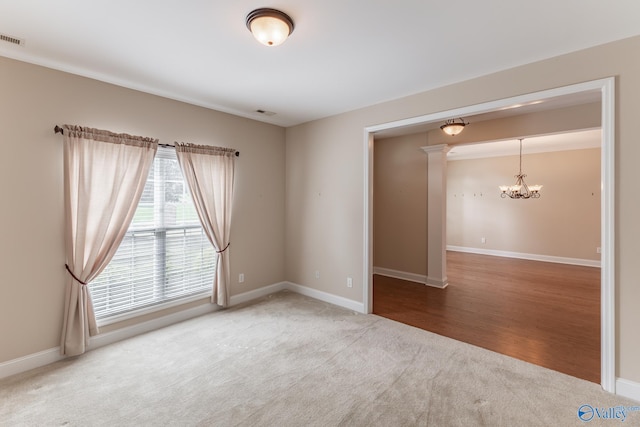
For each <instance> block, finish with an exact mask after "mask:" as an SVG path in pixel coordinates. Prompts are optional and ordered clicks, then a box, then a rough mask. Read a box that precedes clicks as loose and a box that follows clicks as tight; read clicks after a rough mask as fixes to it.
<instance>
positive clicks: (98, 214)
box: [60, 125, 158, 356]
mask: <svg viewBox="0 0 640 427" xmlns="http://www.w3.org/2000/svg"><path fill="white" fill-rule="evenodd" d="M63 128H64V201H65V208H66V212H65V221H66V224H65V226H66V230H65V233H66V236H65V237H66V262H67V264H66V268H67V271H68V273H69V274H68V275H69V278H68V281H67V287H66V295H65V307H64V323H63V325H62V338H61V343H60V351H61V353H62V354H64V355H68V356H75V355H78V354H82V353H84V352H85V350H86V347H87V345H88V341H89V336H90V335H95V334H97V333H98V328H97V325H96V319H95V315H94V313H93V305H92V303H91V296H90V294H89V290H88V289H87V286H85V285H86V284H87V283H89V282H90V281H91V280H93V279H94V278H95V277H96V276H97V275H98V274H100V272H101V271H102V270H104V268H105V267H106V266H107V264H108V263H109V261H110V260H111V258H112V257H113V255H114V254H115V252H116V250H117V249H118V246H119V245H120V242H121V241H122V238H123V237H124V235H125V233H126V231H127V228H128V227H129V224H130V223H131V219H132V218H133V214H134V213H135V211H136V207H137V205H138V201H139V200H140V197H141V195H142V190H143V189H144V185H145V182H146V180H147V175H148V174H149V168H150V167H151V165H152V163H153V158H154V156H155V153H156V151H157V149H158V140H156V139H151V138H143V137H134V136H130V135H126V134H114V133H111V132H108V131H102V130H97V129H90V128H85V127H80V126H70V125H65V126H64V127H63Z"/></svg>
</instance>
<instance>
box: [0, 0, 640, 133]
mask: <svg viewBox="0 0 640 427" xmlns="http://www.w3.org/2000/svg"><path fill="white" fill-rule="evenodd" d="M259 7H273V8H278V9H281V10H283V11H284V12H286V13H288V14H289V15H290V16H291V17H292V18H293V20H294V21H295V30H294V32H293V34H292V35H291V37H290V38H289V40H287V41H286V42H285V43H284V44H283V45H281V46H278V47H272V48H269V47H265V46H262V45H260V44H258V43H257V42H256V41H255V40H254V39H253V38H252V36H251V34H250V33H249V31H248V30H247V29H246V27H245V17H246V15H247V13H249V12H250V11H251V10H253V9H255V8H259ZM638 17H640V1H638V0H562V1H558V0H535V1H532V0H493V1H491V2H481V1H478V0H458V1H456V2H453V3H452V2H444V1H433V0H396V1H389V0H369V1H356V0H273V1H272V2H267V3H265V2H264V1H263V0H260V1H258V0H208V1H205V0H188V1H185V0H134V1H131V0H90V1H87V0H56V1H43V0H0V34H4V35H8V36H12V37H17V38H20V39H23V40H24V41H25V43H24V45H23V46H15V45H13V44H10V43H8V42H3V41H0V55H2V56H7V57H10V58H15V59H19V60H23V61H27V62H31V63H35V64H40V65H44V66H47V67H51V68H55V69H59V70H63V71H67V72H71V73H75V74H79V75H82V76H87V77H91V78H95V79H98V80H102V81H106V82H111V83H115V84H118V85H121V86H125V87H129V88H134V89H138V90H141V91H145V92H149V93H153V94H157V95H161V96H166V97H169V98H173V99H178V100H182V101H186V102H189V103H192V104H196V105H201V106H205V107H209V108H213V109H216V110H221V111H225V112H229V113H232V114H237V115H240V116H244V117H250V118H254V119H257V120H261V121H264V122H268V123H273V124H277V125H281V126H291V125H295V124H299V123H303V122H306V121H309V120H314V119H318V118H322V117H326V116H330V115H334V114H339V113H342V112H345V111H349V110H353V109H357V108H361V107H365V106H368V105H372V104H376V103H379V102H383V101H387V100H390V99H395V98H399V97H402V96H406V95H410V94H414V93H418V92H422V91H426V90H429V89H432V88H435V87H440V86H443V85H447V84H451V83H455V82H458V81H463V80H467V79H470V78H473V77H477V76H481V75H485V74H488V73H492V72H495V71H499V70H503V69H507V68H511V67H515V66H518V65H522V64H526V63H530V62H533V61H537V60H541V59H544V58H549V57H553V56H557V55H560V54H563V53H567V52H571V51H575V50H579V49H583V48H587V47H590V46H595V45H599V44H603V43H606V42H610V41H614V40H618V39H622V38H627V37H631V36H634V35H638V34H640V25H639V24H638ZM634 54H635V53H634ZM258 109H262V110H267V111H271V112H275V113H276V114H275V115H273V116H265V115H260V114H258V113H256V112H255V110H258Z"/></svg>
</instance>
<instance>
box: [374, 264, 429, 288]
mask: <svg viewBox="0 0 640 427" xmlns="http://www.w3.org/2000/svg"><path fill="white" fill-rule="evenodd" d="M373 274H378V275H380V276H386V277H393V278H394V279H400V280H408V281H409V282H416V283H421V284H423V285H426V284H427V276H425V275H423V274H415V273H407V272H406V271H398V270H392V269H390V268H383V267H373Z"/></svg>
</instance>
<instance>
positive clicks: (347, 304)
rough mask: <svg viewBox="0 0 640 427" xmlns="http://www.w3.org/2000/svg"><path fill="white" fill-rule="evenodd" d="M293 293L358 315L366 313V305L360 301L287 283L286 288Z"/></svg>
mask: <svg viewBox="0 0 640 427" xmlns="http://www.w3.org/2000/svg"><path fill="white" fill-rule="evenodd" d="M285 289H288V290H290V291H292V292H296V293H298V294H301V295H306V296H308V297H311V298H314V299H317V300H320V301H324V302H328V303H330V304H333V305H337V306H339V307H343V308H346V309H348V310H353V311H357V312H358V313H364V304H363V303H361V302H358V301H354V300H351V299H348V298H344V297H340V296H337V295H333V294H330V293H327V292H323V291H319V290H317V289H313V288H309V287H307V286H302V285H298V284H295V283H291V282H287V285H286V288H285Z"/></svg>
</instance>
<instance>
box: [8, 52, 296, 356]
mask: <svg viewBox="0 0 640 427" xmlns="http://www.w3.org/2000/svg"><path fill="white" fill-rule="evenodd" d="M0 117H1V118H2V121H1V125H0V146H1V149H2V155H0V174H1V175H0V176H1V180H0V182H2V183H3V185H2V188H3V191H2V201H1V202H0V203H1V206H2V208H1V209H0V230H1V234H0V262H1V263H2V265H1V268H0V342H1V344H0V363H1V362H4V361H7V360H11V359H14V358H18V357H21V356H26V355H29V354H32V353H36V352H39V351H42V350H47V349H50V348H53V347H56V346H58V345H59V338H60V326H61V322H62V310H63V304H64V302H63V289H64V283H65V279H66V277H65V274H66V273H65V269H64V262H65V259H64V235H63V225H64V222H63V187H62V184H63V182H62V180H63V176H62V137H61V136H60V135H55V134H54V133H53V127H54V125H56V124H59V125H62V124H65V123H69V124H79V125H85V126H90V127H96V128H101V129H108V130H112V131H115V132H126V133H130V134H135V135H144V136H151V137H156V138H159V139H160V142H161V143H173V141H176V140H178V141H184V142H192V143H198V144H211V145H221V146H228V147H233V148H236V149H238V150H240V152H241V155H240V157H239V159H238V161H237V168H236V171H237V174H236V198H235V201H234V221H233V225H232V231H231V236H232V237H231V241H232V245H231V278H232V285H231V293H232V295H234V294H238V293H241V292H244V291H248V290H252V289H256V288H259V287H262V286H265V285H270V284H273V283H278V282H281V281H283V280H284V190H285V181H284V170H285V163H284V162H285V150H284V149H285V142H284V137H285V131H284V129H283V128H280V127H277V126H271V125H267V124H264V123H260V122H257V121H252V120H248V119H243V118H239V117H235V116H231V115H228V114H224V113H219V112H215V111H212V110H208V109H205V108H200V107H195V106H192V105H188V104H184V103H181V102H177V101H171V100H168V99H164V98H160V97H157V96H153V95H147V94H143V93H140V92H136V91H133V90H128V89H124V88H120V87H117V86H113V85H109V84H105V83H100V82H97V81H94V80H90V79H86V78H82V77H78V76H74V75H71V74H66V73H62V72H57V71H53V70H50V69H46V68H42V67H38V66H34V65H29V64H25V63H21V62H17V61H13V60H9V59H6V58H1V57H0ZM241 272H242V273H245V278H246V281H245V283H243V284H242V285H240V284H238V283H237V278H238V274H239V273H241ZM200 303H207V301H206V300H203V301H202V302H200ZM192 305H193V304H191V306H192ZM174 311H175V309H174ZM111 329H113V327H111Z"/></svg>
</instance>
